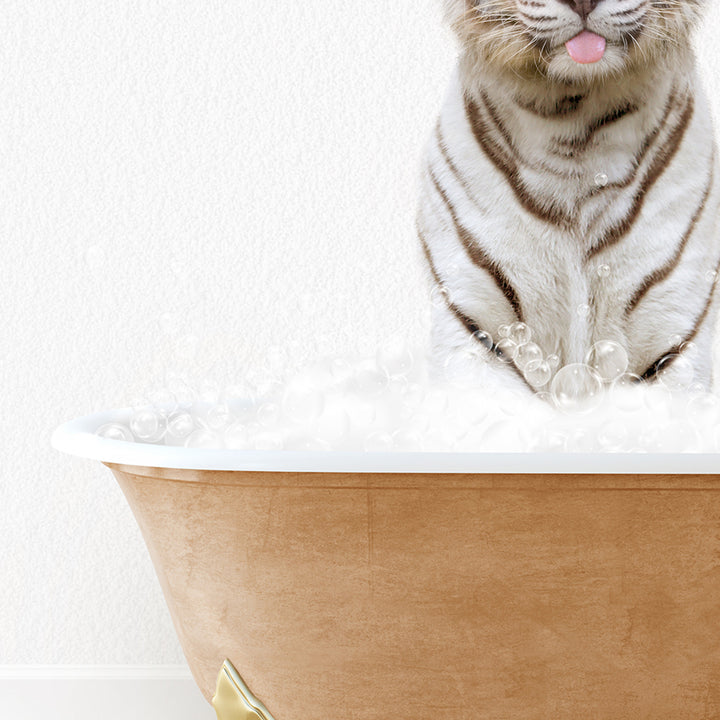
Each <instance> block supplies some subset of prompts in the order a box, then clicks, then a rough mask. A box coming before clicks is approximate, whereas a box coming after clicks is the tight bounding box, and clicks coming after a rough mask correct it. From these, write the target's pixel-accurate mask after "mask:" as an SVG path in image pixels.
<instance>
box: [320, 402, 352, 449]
mask: <svg viewBox="0 0 720 720" xmlns="http://www.w3.org/2000/svg"><path fill="white" fill-rule="evenodd" d="M349 430H350V419H349V418H348V414H347V412H346V410H345V408H344V407H343V406H342V404H340V403H339V402H335V403H332V404H326V407H325V409H324V410H323V413H322V415H320V417H319V419H318V421H317V426H316V429H315V431H316V433H317V435H318V437H319V438H321V439H322V440H326V441H327V442H329V443H332V444H337V443H339V442H340V441H341V440H343V439H344V438H345V437H346V436H347V434H348V432H349Z"/></svg>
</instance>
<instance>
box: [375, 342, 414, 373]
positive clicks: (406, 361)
mask: <svg viewBox="0 0 720 720" xmlns="http://www.w3.org/2000/svg"><path fill="white" fill-rule="evenodd" d="M377 364H378V367H379V368H380V369H381V370H383V371H384V372H386V373H387V374H388V375H390V376H393V375H405V374H406V373H408V372H410V370H411V369H412V366H413V356H412V353H411V352H410V350H409V349H408V346H407V343H406V342H405V339H404V338H402V337H400V336H395V337H392V338H390V339H389V340H386V341H385V342H384V343H383V344H382V345H381V346H380V348H379V349H378V352H377Z"/></svg>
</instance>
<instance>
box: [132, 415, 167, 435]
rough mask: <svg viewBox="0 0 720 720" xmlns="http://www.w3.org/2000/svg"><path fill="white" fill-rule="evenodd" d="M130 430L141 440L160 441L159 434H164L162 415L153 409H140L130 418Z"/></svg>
mask: <svg viewBox="0 0 720 720" xmlns="http://www.w3.org/2000/svg"><path fill="white" fill-rule="evenodd" d="M130 429H131V430H132V433H133V435H134V436H135V437H136V438H138V439H139V440H148V441H153V440H156V439H160V438H159V437H158V434H160V435H161V434H162V433H161V431H162V427H161V423H160V415H159V414H158V412H157V411H156V410H155V409H153V408H151V407H146V408H139V409H137V410H135V412H133V414H132V417H131V418H130Z"/></svg>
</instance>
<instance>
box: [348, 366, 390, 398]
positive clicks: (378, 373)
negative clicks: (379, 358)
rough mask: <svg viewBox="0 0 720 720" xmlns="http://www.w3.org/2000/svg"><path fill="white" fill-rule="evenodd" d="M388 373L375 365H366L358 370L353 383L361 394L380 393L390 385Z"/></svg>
mask: <svg viewBox="0 0 720 720" xmlns="http://www.w3.org/2000/svg"><path fill="white" fill-rule="evenodd" d="M388 380H389V378H388V375H387V373H386V372H384V371H383V370H380V369H379V368H373V367H364V368H361V369H360V370H359V371H357V372H356V373H355V374H354V375H353V378H352V381H351V384H352V388H353V390H354V391H355V392H357V393H358V394H360V395H365V396H372V395H379V394H380V393H381V392H382V391H383V390H384V389H385V388H386V387H387V385H388Z"/></svg>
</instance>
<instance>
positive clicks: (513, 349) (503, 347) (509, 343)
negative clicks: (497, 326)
mask: <svg viewBox="0 0 720 720" xmlns="http://www.w3.org/2000/svg"><path fill="white" fill-rule="evenodd" d="M496 348H497V350H499V351H500V354H499V355H498V358H499V359H500V360H501V361H502V362H504V363H508V364H509V363H511V362H513V361H514V360H515V358H516V357H517V352H518V346H517V343H516V342H515V341H514V340H511V339H510V338H509V337H504V338H502V339H501V340H499V341H498V343H497V345H496Z"/></svg>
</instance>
